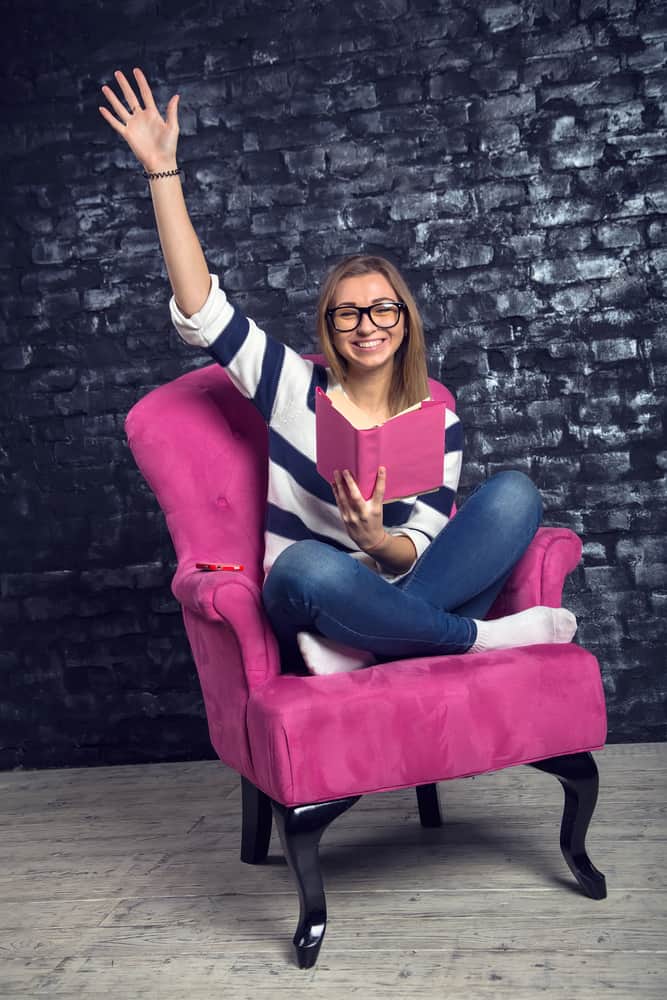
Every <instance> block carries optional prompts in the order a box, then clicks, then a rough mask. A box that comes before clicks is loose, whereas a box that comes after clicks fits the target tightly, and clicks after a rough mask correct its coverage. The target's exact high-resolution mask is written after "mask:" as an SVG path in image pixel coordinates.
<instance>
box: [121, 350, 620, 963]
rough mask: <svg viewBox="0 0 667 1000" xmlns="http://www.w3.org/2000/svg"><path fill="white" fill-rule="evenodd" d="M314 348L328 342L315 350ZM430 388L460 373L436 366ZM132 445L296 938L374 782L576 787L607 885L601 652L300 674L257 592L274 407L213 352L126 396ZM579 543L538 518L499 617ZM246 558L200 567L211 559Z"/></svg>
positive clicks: (424, 800) (561, 571) (259, 849)
mask: <svg viewBox="0 0 667 1000" xmlns="http://www.w3.org/2000/svg"><path fill="white" fill-rule="evenodd" d="M309 357H314V358H316V359H317V360H322V359H321V358H319V356H313V355H310V356H309ZM430 385H431V392H432V394H433V397H434V398H440V397H442V396H443V394H444V396H445V397H446V398H449V399H450V401H451V395H450V394H449V392H448V390H446V389H445V388H444V386H441V385H440V383H438V382H436V381H434V380H430ZM126 431H127V435H128V440H129V443H130V447H131V449H132V452H133V454H134V457H135V460H136V462H137V464H138V466H139V468H140V470H141V472H142V473H143V475H144V477H145V479H146V480H147V482H148V484H149V485H150V487H151V489H152V490H153V492H154V493H155V495H156V497H157V500H158V502H159V504H160V506H161V508H162V510H163V512H164V514H165V516H166V519H167V526H168V529H169V532H170V535H171V538H172V541H173V544H174V547H175V550H176V555H177V558H178V568H177V571H176V574H175V576H174V579H173V583H172V590H173V593H174V595H175V597H176V599H177V600H178V601H179V602H180V604H181V605H182V608H183V619H184V623H185V628H186V631H187V635H188V638H189V641H190V645H191V648H192V653H193V656H194V660H195V664H196V666H197V670H198V673H199V678H200V682H201V687H202V692H203V697H204V703H205V708H206V715H207V719H208V725H209V732H210V736H211V742H212V744H213V746H214V748H215V750H216V752H217V753H218V755H219V757H220V759H221V760H223V761H224V762H225V763H226V764H228V765H229V766H230V767H231V768H233V769H234V770H235V771H238V773H239V774H240V776H241V783H242V801H243V825H242V845H241V860H242V861H244V862H247V863H249V864H259V863H261V862H262V861H264V860H265V858H266V856H267V852H268V847H269V839H270V834H271V822H272V817H273V818H274V819H275V821H276V824H277V827H278V830H279V833H280V838H281V843H282V846H283V850H284V852H285V856H286V859H287V861H288V864H289V865H290V867H291V869H292V871H293V873H294V875H295V877H296V881H297V886H298V891H299V897H300V903H301V913H300V919H299V922H298V926H297V930H296V934H295V936H294V946H295V949H296V958H297V962H298V964H299V966H300V967H302V968H309V967H311V966H312V965H314V963H315V961H316V959H317V956H318V953H319V949H320V946H321V943H322V939H323V936H324V931H325V928H326V901H325V896H324V889H323V884H322V877H321V873H320V865H319V856H318V850H319V841H320V838H321V836H322V833H323V832H324V830H325V828H326V827H327V825H328V824H329V823H330V822H331V821H332V820H333V819H335V818H336V817H337V816H339V815H341V814H342V813H343V812H344V811H345V810H346V809H349V808H350V807H351V806H352V805H354V803H355V802H357V801H358V799H359V798H360V797H361V796H362V795H366V794H370V793H372V792H380V791H385V790H390V789H398V788H406V787H413V786H414V787H415V788H416V790H417V803H418V809H419V816H420V821H421V823H422V825H424V826H439V825H440V824H441V822H442V820H441V816H440V809H439V802H438V789H437V784H436V783H437V782H439V781H445V780H449V779H452V778H458V777H463V776H468V775H473V774H480V773H482V772H487V771H495V770H498V769H500V768H504V767H509V766H512V765H516V764H531V765H532V766H533V767H537V768H539V769H540V770H544V771H548V772H550V773H552V774H554V775H555V776H556V777H557V778H558V780H559V781H560V782H561V784H562V786H563V788H564V792H565V808H564V813H563V819H562V824H561V850H562V852H563V855H564V858H565V860H566V862H567V864H568V865H569V867H570V869H571V871H572V873H573V875H574V877H575V878H576V879H577V881H578V882H579V884H580V886H581V887H582V889H583V891H584V892H585V893H586V895H588V896H590V897H592V898H593V899H602V898H603V897H604V896H605V895H606V887H605V879H604V876H603V875H602V874H601V873H600V872H598V871H597V870H596V869H595V867H594V866H593V864H592V863H591V862H590V860H589V858H588V856H587V854H586V849H585V837H586V832H587V829H588V825H589V822H590V819H591V816H592V814H593V810H594V808H595V802H596V798H597V790H598V773H597V767H596V765H595V762H594V760H593V757H592V756H591V753H590V751H591V750H594V749H599V748H601V747H602V746H603V744H604V741H605V738H606V713H605V703H604V694H603V689H602V683H601V678H600V670H599V667H598V663H597V660H596V659H595V657H593V656H592V655H591V654H590V653H589V652H587V651H586V650H584V649H581V648H580V647H579V646H577V645H574V644H567V645H539V646H528V647H521V648H518V649H510V650H502V651H496V652H488V653H479V654H475V655H473V656H460V655H450V656H438V657H421V658H415V659H407V660H398V661H395V662H392V663H383V664H378V665H376V666H372V667H368V668H365V669H363V670H358V671H355V672H353V673H348V674H339V675H334V676H330V677H312V676H300V675H297V674H295V673H292V674H290V673H289V672H285V671H289V668H290V664H282V670H283V671H284V672H282V673H281V663H280V661H279V654H278V646H277V642H276V639H275V637H274V635H273V632H272V630H271V627H270V625H269V622H268V620H267V618H266V615H265V613H264V609H263V606H262V601H261V585H262V581H263V571H262V559H263V526H264V510H265V498H266V488H267V430H266V426H265V424H264V421H263V420H262V418H261V417H260V415H259V414H258V413H257V411H256V410H255V409H254V407H253V406H252V404H251V403H250V402H249V401H248V400H247V399H245V398H244V397H243V396H242V395H241V394H240V393H239V392H238V391H237V390H236V388H235V387H234V386H233V384H232V383H231V381H230V379H229V378H228V376H227V374H226V373H225V371H224V370H223V369H222V368H221V367H220V366H219V365H217V364H213V365H209V366H205V367H203V368H199V369H197V370H195V371H192V372H190V373H188V374H187V375H183V376H181V377H180V378H177V379H176V380H174V381H173V382H170V383H169V384H167V385H165V386H162V387H160V388H158V389H155V390H153V391H152V392H150V393H149V394H148V395H146V396H145V397H144V398H143V399H141V400H140V401H139V402H138V403H137V404H136V405H135V406H134V407H133V408H132V410H131V411H130V413H129V414H128V417H127V420H126ZM580 558H581V542H580V540H579V538H578V537H577V536H576V535H575V534H574V533H573V532H572V531H570V530H569V529H564V528H540V529H539V531H538V533H537V535H536V537H535V539H534V540H533V542H532V544H531V546H530V548H529V549H528V551H527V552H526V553H525V555H524V557H523V558H522V559H521V561H520V562H519V563H518V565H517V566H516V567H515V570H514V572H513V574H512V576H511V577H510V579H509V580H508V581H507V583H506V585H505V587H504V589H503V591H502V592H501V594H500V595H499V596H498V599H497V600H496V602H495V604H494V606H493V608H492V610H491V612H490V614H489V617H497V616H499V615H501V614H508V613H511V612H514V611H521V610H523V609H524V608H527V607H530V606H532V605H536V604H546V605H551V606H558V605H560V603H561V594H562V588H563V583H564V580H565V577H566V576H567V574H568V573H569V572H571V571H572V570H573V569H574V567H575V566H576V565H577V563H578V562H579V560H580ZM211 559H215V560H224V561H226V562H239V563H242V564H243V565H244V567H245V569H244V571H243V572H242V573H238V572H236V573H224V572H218V573H206V572H201V571H199V570H197V569H195V562H197V561H201V560H211Z"/></svg>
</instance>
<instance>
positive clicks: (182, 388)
mask: <svg viewBox="0 0 667 1000" xmlns="http://www.w3.org/2000/svg"><path fill="white" fill-rule="evenodd" d="M304 357H306V358H309V359H310V360H313V361H317V362H320V363H323V364H325V363H326V360H325V358H324V357H323V356H322V355H319V354H306V355H304ZM429 388H430V392H431V396H432V398H433V399H445V400H446V402H447V405H448V406H450V407H451V408H452V409H454V408H455V401H454V397H453V396H452V394H451V393H450V392H449V390H448V389H446V388H445V386H443V385H441V383H440V382H437V381H436V380H435V379H429ZM125 430H126V433H127V438H128V442H129V445H130V448H131V450H132V453H133V455H134V458H135V461H136V463H137V465H138V467H139V469H140V470H141V472H142V474H143V476H144V478H145V479H146V481H147V483H148V485H149V486H150V488H151V490H152V491H153V493H154V494H155V496H156V498H157V501H158V503H159V505H160V507H161V508H162V510H163V512H164V514H165V517H166V520H167V527H168V529H169V534H170V536H171V539H172V542H173V545H174V548H175V550H176V557H177V559H178V561H179V564H181V563H184V562H186V561H192V562H195V561H198V560H209V559H211V560H218V559H220V560H228V561H231V562H241V563H243V564H244V566H245V568H246V572H247V573H248V574H249V575H250V576H251V578H252V579H253V580H254V581H255V582H256V583H257V585H258V586H260V587H261V585H262V583H263V579H264V573H263V569H262V562H263V558H264V523H265V509H266V492H267V478H268V434H267V429H266V424H265V423H264V420H263V419H262V417H261V416H260V414H259V413H258V412H257V410H256V409H255V407H254V406H253V405H252V403H251V402H250V401H249V400H248V399H246V398H245V397H244V396H242V395H241V393H240V392H239V391H238V389H237V388H236V387H235V386H234V385H233V383H232V381H231V379H230V378H229V376H228V375H227V373H226V372H225V370H224V369H223V368H222V367H221V366H220V365H218V364H212V365H206V366H204V367H202V368H198V369H196V370H195V371H192V372H188V373H187V374H186V375H181V376H180V377H179V378H177V379H174V380H173V381H172V382H169V383H167V384H166V385H163V386H160V387H159V388H157V389H153V390H152V391H151V392H149V393H148V394H147V395H146V396H144V397H143V398H142V399H140V400H139V402H138V403H136V404H135V405H134V406H133V407H132V409H131V410H130V412H129V413H128V415H127V418H126V420H125Z"/></svg>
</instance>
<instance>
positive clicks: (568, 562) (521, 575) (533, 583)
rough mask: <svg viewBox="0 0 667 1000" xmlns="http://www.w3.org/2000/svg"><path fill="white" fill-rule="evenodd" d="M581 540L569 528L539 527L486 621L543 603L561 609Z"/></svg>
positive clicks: (580, 549)
mask: <svg viewBox="0 0 667 1000" xmlns="http://www.w3.org/2000/svg"><path fill="white" fill-rule="evenodd" d="M581 551H582V544H581V539H580V538H579V536H578V535H576V534H575V533H574V531H572V530H571V529H570V528H539V529H538V531H537V533H536V535H535V537H534V538H533V540H532V542H531V543H530V545H529V546H528V548H527V549H526V551H525V552H524V554H523V556H522V557H521V559H520V560H519V562H518V563H517V564H516V566H515V567H514V569H513V570H512V573H511V575H510V577H509V579H508V580H507V582H506V583H505V586H504V587H503V589H502V590H501V592H500V593H499V594H498V597H497V598H496V600H495V602H494V604H493V607H492V608H491V610H490V611H489V613H488V615H487V616H486V617H487V619H492V618H501V617H502V616H503V615H511V614H515V613H516V612H517V611H524V610H525V609H526V608H532V607H534V606H535V605H538V604H541V605H546V606H548V607H551V608H558V607H560V605H561V602H562V599H563V585H564V584H565V579H566V577H567V575H568V574H569V573H571V572H572V570H573V569H575V567H576V566H577V565H578V564H579V561H580V559H581Z"/></svg>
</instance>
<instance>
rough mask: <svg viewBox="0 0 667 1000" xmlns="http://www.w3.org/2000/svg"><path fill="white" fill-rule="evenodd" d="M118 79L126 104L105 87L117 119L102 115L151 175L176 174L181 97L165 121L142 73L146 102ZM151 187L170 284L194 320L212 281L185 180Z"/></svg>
mask: <svg viewBox="0 0 667 1000" xmlns="http://www.w3.org/2000/svg"><path fill="white" fill-rule="evenodd" d="M114 76H115V78H116V82H117V84H118V86H119V88H120V90H121V92H122V95H123V98H124V101H125V103H123V101H122V100H119V99H118V97H116V94H115V93H114V92H113V90H112V89H111V87H108V86H104V87H102V93H103V94H104V96H105V97H106V99H107V101H108V102H109V104H110V105H111V107H112V108H113V110H114V112H115V115H113V114H111V112H110V111H109V110H108V108H105V107H100V109H99V111H100V114H101V115H102V117H103V118H104V119H105V120H106V121H107V122H108V123H109V125H111V127H112V128H113V129H114V130H115V131H116V132H118V134H119V135H121V136H122V137H123V139H124V140H125V141H126V142H127V144H128V146H129V147H130V149H131V150H132V152H133V153H134V155H135V156H136V157H137V159H138V160H139V162H140V163H141V164H142V166H143V167H144V169H145V170H146V172H147V173H160V172H163V171H169V170H176V169H177V167H178V164H177V162H176V146H177V143H178V133H179V127H178V117H177V107H178V101H179V95H178V94H174V96H173V97H172V98H171V99H170V101H169V103H168V104H167V110H166V121H165V119H164V118H163V117H162V115H161V114H160V112H159V111H158V109H157V107H156V105H155V101H154V99H153V94H152V92H151V89H150V87H149V86H148V81H147V80H146V77H145V76H144V74H143V72H142V71H141V70H140V69H138V68H137V69H135V70H134V76H135V79H136V82H137V86H138V88H139V92H140V94H141V99H139V98H138V97H137V96H136V94H135V92H134V90H133V89H132V87H131V86H130V83H129V82H128V80H127V78H126V77H125V75H124V74H123V73H122V72H121V71H120V70H116V71H115V73H114ZM142 101H143V107H142ZM149 184H150V189H151V197H152V199H153V208H154V210H155V221H156V223H157V230H158V235H159V237H160V244H161V246H162V253H163V255H164V260H165V264H166V266H167V273H168V275H169V281H170V282H171V287H172V290H173V293H174V296H175V298H176V302H177V304H178V306H179V308H180V309H181V311H182V312H183V313H184V314H185V315H186V316H192V314H193V313H195V312H197V311H198V310H199V309H201V307H202V306H203V304H204V302H205V301H206V299H207V297H208V294H209V291H210V289H211V280H210V277H209V269H208V265H207V263H206V258H205V257H204V252H203V250H202V247H201V243H200V242H199V239H198V237H197V234H196V232H195V230H194V227H193V225H192V222H191V220H190V216H189V215H188V210H187V207H186V205H185V198H184V197H183V188H182V185H181V179H180V175H179V174H174V175H173V176H171V177H159V178H155V179H152V180H150V181H149Z"/></svg>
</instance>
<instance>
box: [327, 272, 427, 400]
mask: <svg viewBox="0 0 667 1000" xmlns="http://www.w3.org/2000/svg"><path fill="white" fill-rule="evenodd" d="M361 274H381V275H383V277H385V278H386V279H387V281H388V282H389V284H390V285H391V287H392V288H393V289H394V292H395V293H396V296H397V297H398V299H399V300H400V301H402V302H405V305H406V306H407V311H406V313H405V314H404V315H405V335H404V337H403V342H402V343H401V346H400V347H399V349H398V350H397V352H396V354H395V355H394V371H393V375H392V379H391V385H390V387H389V413H390V415H391V416H393V415H394V414H395V413H399V412H400V411H401V410H404V409H406V407H408V406H412V405H413V404H414V403H418V402H419V401H420V400H422V399H425V398H426V397H427V396H428V395H429V385H428V370H427V367H426V344H425V341H424V327H423V324H422V320H421V316H420V315H419V310H418V309H417V304H416V302H415V300H414V298H413V297H412V294H411V292H410V290H409V288H408V286H407V285H406V283H405V280H404V279H403V277H402V276H401V274H400V272H399V271H398V268H396V267H395V266H394V265H393V264H392V263H391V261H388V260H386V258H384V257H375V256H371V255H369V254H353V255H352V256H351V257H345V258H344V259H343V260H341V261H340V263H338V264H336V266H335V267H333V268H332V269H331V271H329V273H328V274H327V276H326V278H325V280H324V284H323V285H322V289H321V291H320V298H319V302H318V305H317V336H318V340H319V342H320V346H321V348H322V351H323V353H324V355H325V356H326V359H327V362H328V364H329V367H330V368H331V370H332V372H333V373H334V375H335V376H336V378H337V379H338V381H339V382H340V384H341V385H343V384H344V382H345V378H346V372H347V361H346V359H345V358H343V357H342V356H341V355H340V354H339V353H338V351H337V350H336V347H335V345H334V335H335V334H334V330H333V326H332V325H331V322H330V320H329V318H328V316H327V309H330V308H331V307H332V306H333V304H334V296H335V294H336V288H337V287H338V283H339V281H342V280H343V278H350V277H357V276H358V275H361Z"/></svg>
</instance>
